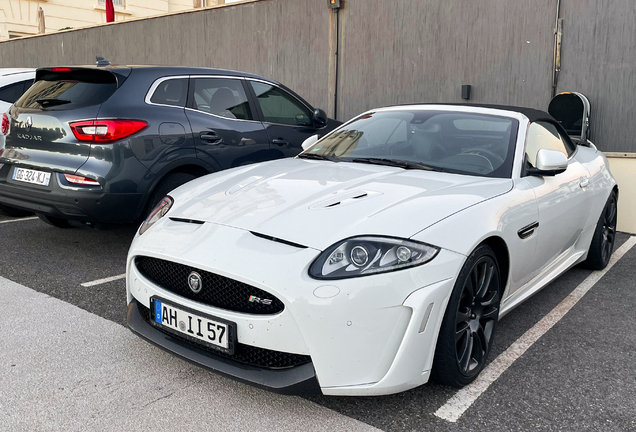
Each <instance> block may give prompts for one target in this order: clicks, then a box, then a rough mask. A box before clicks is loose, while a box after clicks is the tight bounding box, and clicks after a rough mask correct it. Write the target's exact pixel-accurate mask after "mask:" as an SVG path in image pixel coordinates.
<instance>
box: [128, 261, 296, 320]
mask: <svg viewBox="0 0 636 432" xmlns="http://www.w3.org/2000/svg"><path fill="white" fill-rule="evenodd" d="M135 264H136V266H137V269H138V270H139V271H140V272H141V274H142V275H144V277H146V278H148V279H150V280H151V281H152V282H154V283H155V284H157V285H159V286H160V287H161V288H163V289H165V290H168V291H170V292H172V293H174V294H177V295H180V296H182V297H185V298H188V299H190V300H194V301H196V302H198V303H202V304H205V305H210V306H214V307H218V308H222V309H226V310H231V311H236V312H244V313H249V314H258V315H266V314H275V313H278V312H281V311H282V310H283V309H284V308H285V305H284V304H283V302H281V301H280V300H279V299H277V298H276V297H274V296H273V295H271V294H269V293H267V292H265V291H263V290H261V289H258V288H256V287H253V286H251V285H248V284H245V283H243V282H239V281H237V280H234V279H230V278H226V277H224V276H221V275H217V274H214V273H210V272H206V271H203V270H199V269H196V268H194V267H189V266H187V265H183V264H178V263H175V262H172V261H164V260H161V259H157V258H150V257H145V256H139V257H137V258H136V259H135ZM192 272H196V273H198V274H199V275H200V276H201V279H202V281H203V283H202V285H203V287H202V288H201V291H199V292H198V293H194V292H193V291H192V290H191V289H190V287H189V286H188V277H189V275H190V274H191V273H192ZM250 299H252V300H254V301H250ZM261 300H269V301H271V303H270V304H264V303H262V302H261Z"/></svg>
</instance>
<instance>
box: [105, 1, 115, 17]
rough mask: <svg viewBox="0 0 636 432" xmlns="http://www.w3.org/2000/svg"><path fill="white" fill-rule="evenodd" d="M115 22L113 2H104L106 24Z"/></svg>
mask: <svg viewBox="0 0 636 432" xmlns="http://www.w3.org/2000/svg"><path fill="white" fill-rule="evenodd" d="M113 21H115V6H113V0H106V22H113Z"/></svg>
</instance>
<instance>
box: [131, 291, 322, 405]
mask: <svg viewBox="0 0 636 432" xmlns="http://www.w3.org/2000/svg"><path fill="white" fill-rule="evenodd" d="M142 309H143V306H140V304H139V302H137V301H136V300H133V301H132V302H130V303H129V304H128V316H127V322H128V327H129V328H130V330H132V332H133V333H135V334H137V335H138V336H140V337H142V338H143V339H145V340H147V341H148V342H151V343H153V344H154V345H156V346H158V347H159V348H162V349H164V350H166V351H168V352H170V353H172V354H175V355H177V356H179V357H181V358H182V359H184V360H187V361H189V362H191V363H194V364H196V365H197V366H201V367H204V368H206V369H209V370H212V371H214V372H217V373H219V374H221V375H224V376H227V377H229V378H233V379H235V380H238V381H242V382H245V383H248V384H251V385H254V386H256V387H261V388H265V389H267V390H270V391H273V392H276V393H282V394H320V387H319V385H318V380H317V379H316V373H315V371H314V367H313V365H312V364H311V363H305V364H303V365H300V366H297V367H294V368H289V369H283V370H275V369H262V368H258V367H251V366H249V365H245V364H239V363H236V362H234V361H232V360H228V359H224V358H223V357H220V356H215V355H213V354H210V353H209V352H208V351H206V350H203V349H200V348H198V347H197V346H196V345H193V344H190V343H187V342H184V341H182V340H180V339H178V338H175V337H173V336H171V335H169V334H167V333H163V332H161V331H160V330H157V329H156V328H155V327H153V326H151V325H150V324H148V321H147V320H146V318H145V317H144V313H143V312H142Z"/></svg>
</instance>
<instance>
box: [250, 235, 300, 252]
mask: <svg viewBox="0 0 636 432" xmlns="http://www.w3.org/2000/svg"><path fill="white" fill-rule="evenodd" d="M250 232H251V233H252V234H253V235H255V236H256V237H260V238H264V239H267V240H271V241H274V242H277V243H282V244H286V245H287V246H292V247H296V248H299V249H307V246H304V245H301V244H298V243H294V242H290V241H287V240H283V239H279V238H277V237H272V236H268V235H265V234H261V233H257V232H254V231H250Z"/></svg>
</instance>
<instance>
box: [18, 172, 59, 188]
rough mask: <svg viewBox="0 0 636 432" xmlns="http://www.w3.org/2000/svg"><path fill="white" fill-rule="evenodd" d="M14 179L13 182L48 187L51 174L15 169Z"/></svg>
mask: <svg viewBox="0 0 636 432" xmlns="http://www.w3.org/2000/svg"><path fill="white" fill-rule="evenodd" d="M12 178H13V180H16V181H20V182H24V183H32V184H36V185H41V186H48V185H49V182H50V181H51V173H48V172H43V171H36V170H32V169H26V168H15V169H14V170H13V177H12Z"/></svg>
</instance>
